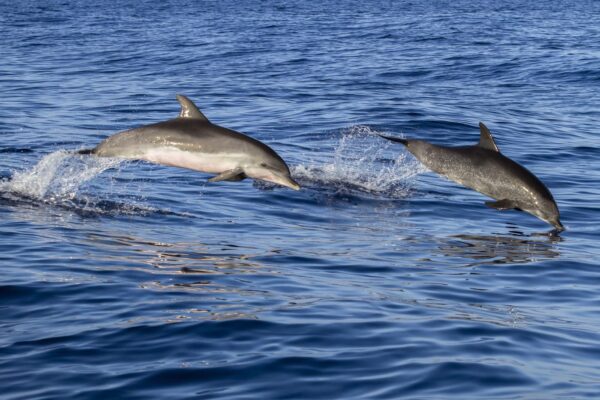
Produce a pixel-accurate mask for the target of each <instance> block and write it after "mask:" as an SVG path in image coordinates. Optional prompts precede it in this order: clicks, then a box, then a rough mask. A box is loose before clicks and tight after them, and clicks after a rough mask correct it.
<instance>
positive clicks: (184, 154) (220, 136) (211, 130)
mask: <svg viewBox="0 0 600 400" xmlns="http://www.w3.org/2000/svg"><path fill="white" fill-rule="evenodd" d="M177 100H178V101H179V103H180V104H181V112H180V114H179V116H178V117H177V118H174V119H170V120H167V121H163V122H158V123H155V124H151V125H145V126H142V127H139V128H135V129H131V130H127V131H124V132H120V133H116V134H114V135H112V136H110V137H108V138H106V139H105V140H104V141H102V142H101V143H100V144H99V145H98V146H96V147H95V148H94V149H91V150H82V151H80V152H79V153H80V154H95V155H97V156H100V157H119V158H127V159H138V160H145V161H150V162H153V163H157V164H162V165H169V166H173V167H181V168H188V169H192V170H195V171H201V172H207V173H213V174H217V175H216V176H214V177H212V178H210V179H209V181H210V182H218V181H240V180H242V179H245V178H253V179H260V180H264V181H269V182H273V183H276V184H279V185H283V186H287V187H289V188H292V189H294V190H299V189H300V185H298V183H296V182H295V181H294V180H293V179H292V177H291V174H290V169H289V168H288V166H287V164H286V163H285V161H283V159H282V158H281V157H280V156H279V155H278V154H277V153H276V152H275V151H274V150H273V149H271V148H270V147H269V146H267V145H266V144H264V143H262V142H260V141H258V140H256V139H253V138H251V137H249V136H246V135H244V134H242V133H239V132H236V131H233V130H231V129H227V128H223V127H221V126H218V125H215V124H213V123H211V122H210V121H209V120H208V118H206V117H205V116H204V114H202V112H201V111H200V110H199V109H198V108H197V107H196V105H195V104H194V103H193V102H192V101H191V100H190V99H188V98H187V97H185V96H183V95H177Z"/></svg>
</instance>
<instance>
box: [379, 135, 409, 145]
mask: <svg viewBox="0 0 600 400" xmlns="http://www.w3.org/2000/svg"><path fill="white" fill-rule="evenodd" d="M379 136H381V137H382V138H384V139H387V140H391V141H392V142H398V143H402V144H403V145H405V146H406V145H407V144H408V140H406V139H401V138H397V137H393V136H385V135H379Z"/></svg>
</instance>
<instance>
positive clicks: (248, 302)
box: [86, 233, 277, 322]
mask: <svg viewBox="0 0 600 400" xmlns="http://www.w3.org/2000/svg"><path fill="white" fill-rule="evenodd" d="M86 239H87V240H89V241H91V242H93V247H94V248H95V249H96V250H98V249H102V250H103V251H95V252H94V257H95V259H94V260H93V263H94V265H95V268H97V269H102V270H104V271H114V272H117V273H123V274H125V275H130V274H131V273H136V274H135V275H133V276H132V277H131V278H132V279H134V280H135V284H136V285H137V286H138V287H139V288H141V289H143V290H150V291H155V292H164V293H165V295H166V296H165V297H164V299H165V302H166V303H165V305H164V307H162V312H163V313H164V316H163V317H162V318H161V320H163V321H165V322H179V321H182V320H186V319H190V318H193V319H198V318H200V319H210V320H225V319H237V318H245V319H247V318H252V319H255V318H257V317H256V314H257V313H258V312H260V311H261V310H262V309H263V307H264V306H263V305H262V304H263V303H264V299H265V298H266V297H270V293H269V292H268V291H265V290H260V289H257V288H256V286H255V285H254V284H252V282H253V279H254V278H255V277H257V276H259V275H260V276H262V275H267V276H274V275H276V274H275V273H274V272H273V271H271V270H270V269H269V268H267V267H265V266H264V265H263V264H262V263H260V262H258V261H255V260H253V259H254V258H256V257H266V256H269V255H273V254H276V253H277V250H267V251H260V250H259V249H256V248H252V247H248V246H238V245H234V244H227V243H217V244H204V243H166V242H156V241H151V240H144V239H140V238H136V237H134V236H131V235H111V234H108V233H90V234H88V235H87V237H86ZM140 272H141V273H143V275H142V276H141V277H140V276H139V275H138V274H137V273H140ZM148 274H149V275H151V278H150V279H148V277H147V275H148ZM249 275H252V277H253V278H250V277H249ZM172 295H175V296H177V298H180V296H182V295H183V296H186V295H188V296H190V297H189V300H188V302H187V303H186V304H189V305H190V307H189V308H185V309H173V310H172V309H171V308H170V306H169V300H168V299H170V298H172ZM253 304H255V305H254V306H253ZM138 322H139V321H138Z"/></svg>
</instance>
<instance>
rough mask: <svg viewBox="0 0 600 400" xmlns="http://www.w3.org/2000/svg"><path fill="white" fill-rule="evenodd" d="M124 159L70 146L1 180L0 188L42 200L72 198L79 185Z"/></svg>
mask: <svg viewBox="0 0 600 400" xmlns="http://www.w3.org/2000/svg"><path fill="white" fill-rule="evenodd" d="M120 163H121V161H120V160H118V159H114V158H99V157H81V156H77V155H74V154H73V153H72V152H69V151H66V150H58V151H55V152H53V153H50V154H48V155H46V156H44V157H43V158H42V159H41V160H40V161H39V162H38V163H37V164H36V165H35V166H33V167H32V168H30V169H27V170H24V171H17V172H15V173H14V174H13V176H12V178H11V179H10V180H5V181H2V182H0V190H3V191H6V192H12V193H15V194H18V195H21V196H26V197H29V198H34V199H38V200H48V201H57V200H71V199H74V198H75V196H76V195H77V192H78V190H79V188H80V187H81V186H82V185H83V184H84V183H86V182H87V181H89V180H91V179H92V178H94V177H95V176H97V175H98V174H100V173H102V172H103V171H105V170H107V169H109V168H114V167H116V166H118V165H119V164H120Z"/></svg>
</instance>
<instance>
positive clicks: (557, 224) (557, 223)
mask: <svg viewBox="0 0 600 400" xmlns="http://www.w3.org/2000/svg"><path fill="white" fill-rule="evenodd" d="M552 225H553V226H554V227H555V228H556V230H557V231H558V232H562V231H564V230H565V227H564V225H563V224H561V223H560V220H558V219H557V220H556V221H553V222H552Z"/></svg>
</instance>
